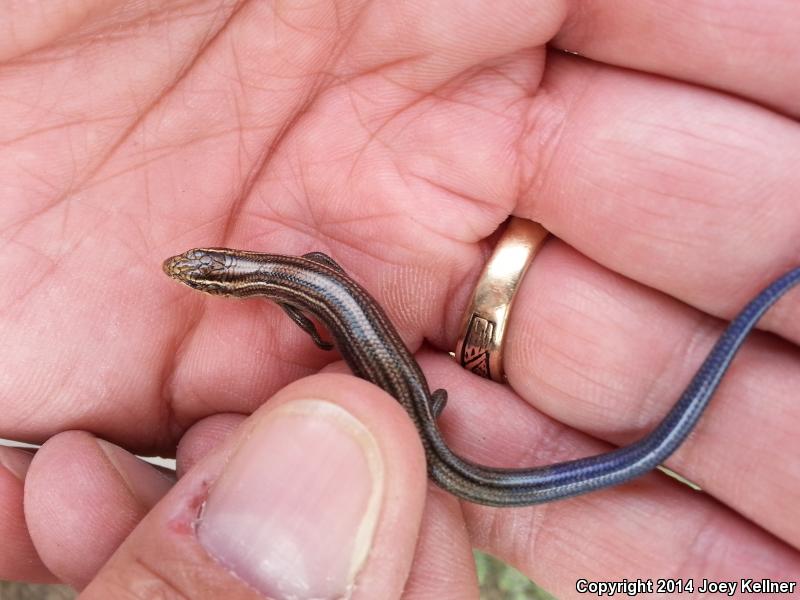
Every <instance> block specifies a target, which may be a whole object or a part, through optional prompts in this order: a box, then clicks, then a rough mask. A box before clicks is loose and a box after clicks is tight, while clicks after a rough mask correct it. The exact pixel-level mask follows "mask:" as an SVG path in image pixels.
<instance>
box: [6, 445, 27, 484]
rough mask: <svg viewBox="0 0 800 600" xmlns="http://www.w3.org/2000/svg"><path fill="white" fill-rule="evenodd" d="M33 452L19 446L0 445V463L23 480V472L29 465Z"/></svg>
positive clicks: (24, 472)
mask: <svg viewBox="0 0 800 600" xmlns="http://www.w3.org/2000/svg"><path fill="white" fill-rule="evenodd" d="M32 460H33V454H32V453H31V452H28V451H26V450H21V449H20V448H9V447H7V446H0V465H2V466H4V467H5V468H6V469H7V470H8V471H10V472H11V473H13V474H14V475H15V476H16V477H17V478H18V479H19V480H21V481H25V474H26V473H27V472H28V467H30V466H31V461H32Z"/></svg>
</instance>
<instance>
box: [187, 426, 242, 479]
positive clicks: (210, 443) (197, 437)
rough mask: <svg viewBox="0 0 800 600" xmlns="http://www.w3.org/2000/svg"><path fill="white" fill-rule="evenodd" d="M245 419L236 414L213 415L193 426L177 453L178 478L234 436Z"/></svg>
mask: <svg viewBox="0 0 800 600" xmlns="http://www.w3.org/2000/svg"><path fill="white" fill-rule="evenodd" d="M245 418H246V417H245V416H244V415H236V414H221V415H213V416H211V417H207V418H205V419H202V420H200V421H198V422H197V423H195V424H194V425H192V426H191V427H190V428H189V429H188V430H187V431H186V433H184V434H183V437H182V438H181V441H180V443H179V444H178V449H177V451H176V452H175V463H176V473H177V475H178V478H181V477H183V476H184V474H185V473H186V472H187V471H188V470H189V469H191V468H192V467H193V466H194V465H196V464H197V463H199V462H200V461H201V460H203V458H205V457H206V456H207V455H208V454H209V453H211V452H212V451H213V450H214V449H215V448H217V447H218V446H219V445H221V444H222V443H223V442H224V441H225V440H227V439H228V438H229V437H230V436H231V435H233V433H234V432H235V431H236V429H237V428H238V427H239V425H241V424H242V422H243V421H244V420H245Z"/></svg>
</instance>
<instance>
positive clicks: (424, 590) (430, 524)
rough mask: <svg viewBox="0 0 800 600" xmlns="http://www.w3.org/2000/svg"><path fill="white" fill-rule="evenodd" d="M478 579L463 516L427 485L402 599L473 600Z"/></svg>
mask: <svg viewBox="0 0 800 600" xmlns="http://www.w3.org/2000/svg"><path fill="white" fill-rule="evenodd" d="M478 596H479V587H478V576H477V573H476V570H475V559H474V557H473V555H472V541H471V540H470V539H469V532H468V531H467V528H466V526H465V525H464V513H463V512H462V510H461V506H460V504H459V502H458V501H457V500H456V499H455V498H454V497H453V496H451V495H450V494H448V493H447V492H445V491H444V490H441V489H439V488H437V487H436V486H435V485H433V484H432V483H429V484H428V496H427V500H426V502H425V513H424V514H423V516H422V527H421V529H420V535H419V541H418V543H417V550H416V554H415V556H414V565H413V567H412V569H411V575H410V576H409V578H408V581H407V582H406V587H405V591H404V593H403V600H422V599H428V598H436V599H442V600H449V599H452V600H469V599H475V600H477V599H478Z"/></svg>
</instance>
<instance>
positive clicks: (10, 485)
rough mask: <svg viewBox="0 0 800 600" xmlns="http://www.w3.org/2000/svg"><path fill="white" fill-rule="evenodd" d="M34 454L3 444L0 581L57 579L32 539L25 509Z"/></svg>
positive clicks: (0, 460)
mask: <svg viewBox="0 0 800 600" xmlns="http://www.w3.org/2000/svg"><path fill="white" fill-rule="evenodd" d="M31 460H33V454H32V453H30V452H28V451H26V450H22V449H19V448H9V447H6V446H0V540H2V544H0V580H3V579H5V580H13V581H29V582H50V581H55V578H54V577H53V575H52V573H50V571H48V570H47V567H45V566H44V563H42V560H41V559H40V558H39V554H38V553H37V552H36V548H35V547H34V545H33V541H32V540H31V536H30V533H29V532H28V527H27V525H26V523H25V514H24V512H23V486H24V483H25V477H26V474H27V472H28V467H29V466H30V463H31Z"/></svg>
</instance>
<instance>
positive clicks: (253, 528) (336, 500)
mask: <svg viewBox="0 0 800 600" xmlns="http://www.w3.org/2000/svg"><path fill="white" fill-rule="evenodd" d="M382 496H383V463H382V460H381V455H380V450H379V448H378V445H377V442H376V441H375V438H373V437H372V434H370V432H369V431H368V430H367V429H366V428H365V427H364V426H363V425H362V424H361V422H360V421H358V420H357V419H356V418H355V417H353V416H352V415H351V414H350V413H349V412H347V411H346V410H344V409H343V408H341V407H340V406H338V405H336V404H332V403H330V402H327V401H323V400H298V401H294V402H288V403H286V404H283V405H281V406H280V407H278V408H277V409H275V410H273V411H272V412H270V413H268V414H266V415H265V416H264V417H262V420H261V421H260V422H259V423H257V424H255V426H254V428H253V429H252V430H251V431H250V433H249V435H248V437H247V438H246V439H245V441H244V442H243V443H242V444H241V446H240V447H239V448H238V449H237V450H236V451H235V454H234V456H233V458H232V459H231V461H230V462H229V463H228V465H227V466H226V467H225V472H224V473H223V474H222V475H221V476H220V478H219V479H218V480H217V481H216V483H215V484H214V485H213V486H212V488H211V492H210V493H209V497H208V500H207V502H206V505H205V507H204V510H203V513H202V515H201V517H200V521H199V523H198V529H197V534H198V538H199V540H200V543H201V544H202V545H203V546H204V547H205V548H206V550H208V552H209V553H210V554H211V555H212V556H214V557H215V558H216V559H217V560H219V561H220V562H221V563H222V564H224V565H225V566H227V567H228V568H229V569H230V570H232V571H233V572H234V573H235V574H236V575H237V576H238V577H240V578H241V579H243V580H244V581H246V582H247V583H249V584H250V585H251V586H253V587H254V588H256V589H257V590H259V591H261V592H262V593H264V594H265V595H267V596H268V597H270V598H275V599H276V600H280V599H288V598H293V599H294V598H297V599H303V598H306V599H310V598H342V597H348V596H349V595H350V592H351V589H352V585H353V582H354V580H355V577H356V575H357V574H358V572H359V570H360V569H361V567H362V565H363V563H364V561H365V559H366V557H367V555H368V553H369V549H370V546H371V545H372V537H373V534H374V531H375V526H376V523H377V520H378V515H379V513H380V506H381V500H382Z"/></svg>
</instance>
